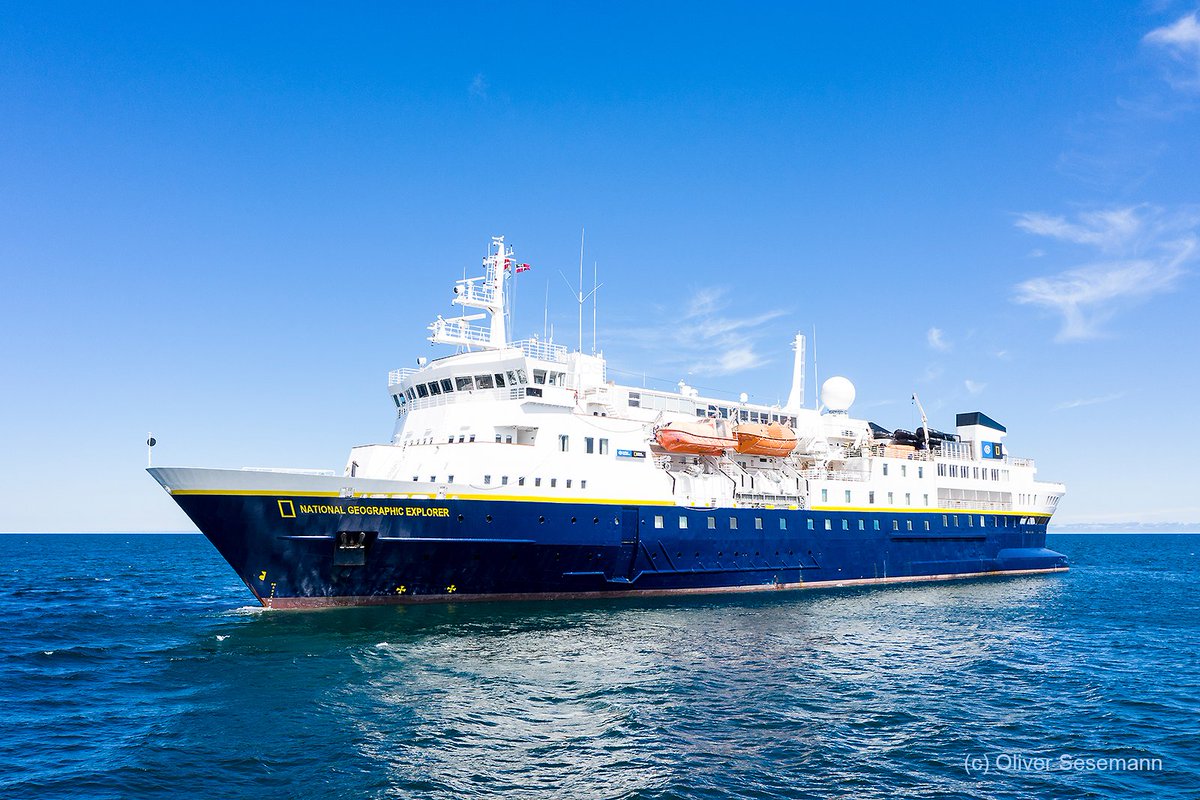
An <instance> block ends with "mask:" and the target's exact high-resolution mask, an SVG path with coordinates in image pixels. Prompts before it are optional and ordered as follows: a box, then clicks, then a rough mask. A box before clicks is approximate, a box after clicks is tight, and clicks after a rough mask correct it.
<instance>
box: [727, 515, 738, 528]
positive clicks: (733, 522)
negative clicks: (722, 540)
mask: <svg viewBox="0 0 1200 800" xmlns="http://www.w3.org/2000/svg"><path fill="white" fill-rule="evenodd" d="M729 530H731V531H736V530H737V517H730V518H729Z"/></svg>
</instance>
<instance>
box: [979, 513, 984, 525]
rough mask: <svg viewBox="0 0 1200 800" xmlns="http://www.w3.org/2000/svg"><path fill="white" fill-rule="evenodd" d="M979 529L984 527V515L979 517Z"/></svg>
mask: <svg viewBox="0 0 1200 800" xmlns="http://www.w3.org/2000/svg"><path fill="white" fill-rule="evenodd" d="M979 527H981V528H982V527H983V515H982V514H980V515H979Z"/></svg>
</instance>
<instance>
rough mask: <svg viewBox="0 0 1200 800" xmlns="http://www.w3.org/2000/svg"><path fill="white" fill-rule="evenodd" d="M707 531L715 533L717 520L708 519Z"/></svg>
mask: <svg viewBox="0 0 1200 800" xmlns="http://www.w3.org/2000/svg"><path fill="white" fill-rule="evenodd" d="M708 529H709V530H710V531H715V530H716V529H717V518H716V517H709V518H708Z"/></svg>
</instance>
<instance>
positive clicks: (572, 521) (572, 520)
mask: <svg viewBox="0 0 1200 800" xmlns="http://www.w3.org/2000/svg"><path fill="white" fill-rule="evenodd" d="M571 524H572V525H574V524H575V518H574V517H571Z"/></svg>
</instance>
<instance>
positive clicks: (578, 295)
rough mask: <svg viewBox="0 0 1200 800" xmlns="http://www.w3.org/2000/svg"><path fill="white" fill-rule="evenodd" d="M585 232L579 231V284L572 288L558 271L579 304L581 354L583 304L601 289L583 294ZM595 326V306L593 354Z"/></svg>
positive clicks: (596, 287)
mask: <svg viewBox="0 0 1200 800" xmlns="http://www.w3.org/2000/svg"><path fill="white" fill-rule="evenodd" d="M584 232H585V229H584V228H580V229H579V283H578V284H577V285H575V286H572V285H571V282H570V281H569V280H567V276H566V275H564V274H563V271H562V270H561V269H560V270H559V271H558V274H559V275H562V279H563V283H565V284H566V285H567V288H568V289H570V290H571V296H572V297H573V298H575V302H576V303H578V304H579V352H580V353H582V352H583V304H584V303H586V302H587V301H588V299H589V298H591V297H593V296H595V294H596V290H597V289H599V288H600V287H599V286H593V287H592V290H591V291H590V292H588V293H587V294H584V293H583V236H584ZM595 324H596V313H595V307H594V306H593V310H592V352H593V353H594V352H595V347H596V330H595Z"/></svg>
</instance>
